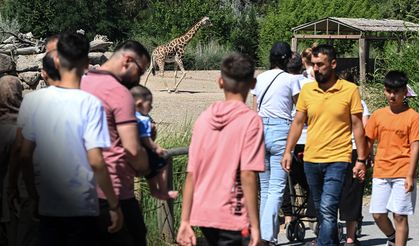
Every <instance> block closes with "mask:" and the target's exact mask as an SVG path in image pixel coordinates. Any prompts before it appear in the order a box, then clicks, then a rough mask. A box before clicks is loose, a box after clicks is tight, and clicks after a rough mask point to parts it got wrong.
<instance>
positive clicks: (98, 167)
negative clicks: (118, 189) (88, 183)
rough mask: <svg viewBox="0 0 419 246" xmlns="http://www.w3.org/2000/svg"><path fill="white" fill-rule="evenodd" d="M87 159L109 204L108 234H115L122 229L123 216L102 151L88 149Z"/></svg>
mask: <svg viewBox="0 0 419 246" xmlns="http://www.w3.org/2000/svg"><path fill="white" fill-rule="evenodd" d="M87 158H88V160H89V163H90V166H91V167H92V170H93V173H94V175H95V178H96V182H97V184H98V185H99V187H100V189H101V190H102V191H103V193H104V194H105V196H106V199H107V201H108V203H109V208H110V209H109V215H110V217H111V222H112V224H111V225H110V226H109V227H108V231H109V232H110V233H114V232H117V231H119V230H120V229H121V228H122V224H123V216H122V212H121V208H120V206H119V200H118V197H117V196H116V195H115V192H114V190H113V187H112V182H111V179H110V177H109V173H108V169H107V167H106V164H105V161H104V160H103V156H102V150H101V149H100V148H92V149H89V150H88V151H87Z"/></svg>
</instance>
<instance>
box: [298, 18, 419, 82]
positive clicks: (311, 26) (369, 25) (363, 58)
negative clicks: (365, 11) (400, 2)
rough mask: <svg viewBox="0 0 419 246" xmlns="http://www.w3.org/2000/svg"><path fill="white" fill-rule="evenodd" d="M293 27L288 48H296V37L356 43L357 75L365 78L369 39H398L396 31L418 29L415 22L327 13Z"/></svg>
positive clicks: (403, 31)
mask: <svg viewBox="0 0 419 246" xmlns="http://www.w3.org/2000/svg"><path fill="white" fill-rule="evenodd" d="M291 30H292V31H293V36H292V41H291V49H292V50H293V51H297V42H298V40H299V39H329V40H333V39H347V40H348V39H349V40H358V43H359V78H360V82H361V83H362V82H363V81H365V78H366V65H367V60H368V57H369V42H370V41H372V40H389V39H400V35H396V34H397V33H398V34H400V33H412V32H418V31H419V24H415V23H412V22H407V21H403V20H388V19H383V20H374V19H364V18H337V17H327V18H324V19H321V20H318V21H313V22H309V23H305V24H302V25H299V26H297V27H294V28H292V29H291Z"/></svg>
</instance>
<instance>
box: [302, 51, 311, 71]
mask: <svg viewBox="0 0 419 246" xmlns="http://www.w3.org/2000/svg"><path fill="white" fill-rule="evenodd" d="M311 52H312V48H307V49H305V50H303V52H301V59H302V61H303V65H304V67H305V68H307V67H309V66H313V63H311Z"/></svg>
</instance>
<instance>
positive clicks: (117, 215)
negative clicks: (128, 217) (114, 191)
mask: <svg viewBox="0 0 419 246" xmlns="http://www.w3.org/2000/svg"><path fill="white" fill-rule="evenodd" d="M109 215H110V217H111V225H110V226H108V232H109V233H115V232H117V231H119V230H121V228H122V225H123V223H124V216H123V215H122V211H121V208H120V207H119V205H118V208H117V209H115V210H109Z"/></svg>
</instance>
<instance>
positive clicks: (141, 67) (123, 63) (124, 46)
mask: <svg viewBox="0 0 419 246" xmlns="http://www.w3.org/2000/svg"><path fill="white" fill-rule="evenodd" d="M111 59H112V60H114V61H116V63H115V64H116V65H117V68H116V70H118V71H114V72H116V73H117V74H116V75H117V76H118V77H119V78H120V79H121V83H122V84H123V85H124V86H126V87H127V88H128V89H130V88H132V87H134V86H135V85H138V83H139V81H140V77H141V75H143V74H144V73H145V71H146V69H147V67H148V65H149V63H150V54H149V53H148V51H147V49H146V48H145V47H144V46H143V45H142V44H140V43H139V42H137V41H133V40H128V41H125V42H122V43H120V44H119V45H118V46H117V47H116V48H115V53H114V54H113V56H112V57H111Z"/></svg>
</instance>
